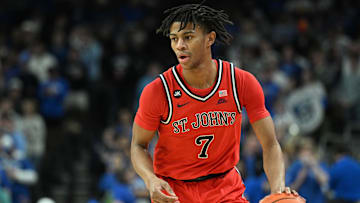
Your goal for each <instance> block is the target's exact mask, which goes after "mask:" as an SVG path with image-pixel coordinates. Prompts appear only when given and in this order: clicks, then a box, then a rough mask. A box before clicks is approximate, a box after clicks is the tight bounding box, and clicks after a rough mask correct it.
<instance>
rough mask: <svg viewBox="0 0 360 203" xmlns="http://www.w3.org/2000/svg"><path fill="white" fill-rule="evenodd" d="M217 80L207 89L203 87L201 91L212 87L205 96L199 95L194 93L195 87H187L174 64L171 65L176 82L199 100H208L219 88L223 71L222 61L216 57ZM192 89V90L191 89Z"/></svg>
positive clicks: (189, 94)
mask: <svg viewBox="0 0 360 203" xmlns="http://www.w3.org/2000/svg"><path fill="white" fill-rule="evenodd" d="M216 62H217V80H216V82H215V84H214V85H213V86H212V87H210V88H207V89H203V91H208V90H209V89H212V90H211V91H209V93H208V94H206V95H205V96H201V95H198V94H196V93H194V90H197V89H196V88H191V87H189V88H188V87H187V85H186V83H185V81H184V80H183V78H182V76H181V74H180V73H179V72H178V70H177V69H176V66H173V67H172V70H171V71H172V73H173V75H174V77H175V80H176V82H177V83H178V84H179V86H180V87H181V89H182V90H183V91H184V92H185V93H186V94H187V95H188V96H190V97H192V98H194V99H196V100H199V101H202V102H204V101H206V100H208V99H209V98H210V97H211V96H213V95H214V94H215V93H216V91H217V89H218V88H219V86H220V84H221V78H222V72H223V63H222V61H221V60H220V59H217V61H216ZM192 89H193V90H192ZM199 90H200V91H202V89H199Z"/></svg>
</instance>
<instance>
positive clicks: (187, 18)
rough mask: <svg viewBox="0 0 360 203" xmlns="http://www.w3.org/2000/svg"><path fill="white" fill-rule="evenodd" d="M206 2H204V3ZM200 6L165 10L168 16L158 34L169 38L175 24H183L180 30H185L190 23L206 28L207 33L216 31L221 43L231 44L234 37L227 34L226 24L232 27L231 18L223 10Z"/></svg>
mask: <svg viewBox="0 0 360 203" xmlns="http://www.w3.org/2000/svg"><path fill="white" fill-rule="evenodd" d="M203 2H204V1H203ZM203 2H202V3H200V4H185V5H181V6H176V7H173V8H170V9H167V10H165V12H164V14H168V16H167V17H166V18H165V19H164V20H163V21H162V23H161V26H160V27H159V28H158V29H157V30H156V33H162V34H163V35H164V36H166V37H167V36H169V32H170V27H171V25H172V24H173V23H174V22H181V25H180V29H179V31H180V30H182V29H184V28H185V27H186V25H187V24H188V23H193V24H194V28H195V26H196V25H201V26H203V27H204V29H205V31H206V32H207V33H209V32H211V31H214V32H215V33H216V35H217V37H218V40H219V42H220V43H223V44H230V41H231V39H232V36H231V34H230V33H228V32H227V30H226V28H225V24H230V25H232V24H233V22H231V21H230V20H229V16H228V15H227V14H226V13H225V12H224V11H223V10H216V9H213V8H211V7H209V6H205V5H203Z"/></svg>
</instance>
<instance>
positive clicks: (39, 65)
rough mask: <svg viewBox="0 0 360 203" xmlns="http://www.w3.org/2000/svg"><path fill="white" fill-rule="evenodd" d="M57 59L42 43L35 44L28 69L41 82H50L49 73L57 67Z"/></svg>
mask: <svg viewBox="0 0 360 203" xmlns="http://www.w3.org/2000/svg"><path fill="white" fill-rule="evenodd" d="M57 63H58V62H57V60H56V58H55V57H54V56H53V55H52V54H50V53H49V52H47V50H46V48H45V45H44V44H43V42H41V41H37V42H35V43H34V44H33V46H32V48H31V52H30V58H29V61H28V69H29V71H30V72H31V73H32V74H34V75H35V76H36V77H37V79H38V80H39V81H41V82H45V81H47V80H48V78H49V75H48V71H49V69H50V68H51V67H54V66H56V65H57Z"/></svg>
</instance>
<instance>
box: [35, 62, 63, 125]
mask: <svg viewBox="0 0 360 203" xmlns="http://www.w3.org/2000/svg"><path fill="white" fill-rule="evenodd" d="M48 75H49V79H48V80H46V81H44V82H42V83H41V84H40V87H39V92H38V94H39V99H40V110H41V113H42V115H43V116H44V117H45V119H46V120H47V121H53V122H56V123H58V122H59V121H60V120H62V119H63V117H64V114H65V112H64V100H65V97H66V96H67V93H68V83H67V81H66V80H65V79H64V78H62V77H61V76H60V73H59V70H58V68H57V67H52V68H50V69H49V70H48Z"/></svg>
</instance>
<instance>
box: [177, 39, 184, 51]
mask: <svg viewBox="0 0 360 203" xmlns="http://www.w3.org/2000/svg"><path fill="white" fill-rule="evenodd" d="M185 48H186V43H185V42H184V40H182V39H179V40H178V41H177V43H176V49H177V50H184V49H185Z"/></svg>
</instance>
